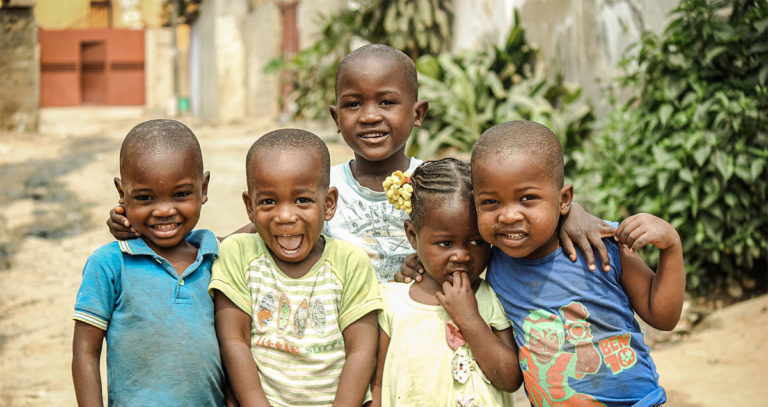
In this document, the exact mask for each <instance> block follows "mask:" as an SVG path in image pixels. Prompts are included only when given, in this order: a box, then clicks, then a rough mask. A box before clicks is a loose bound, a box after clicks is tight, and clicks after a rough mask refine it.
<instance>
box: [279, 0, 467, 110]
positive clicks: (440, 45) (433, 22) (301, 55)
mask: <svg viewBox="0 0 768 407" xmlns="http://www.w3.org/2000/svg"><path fill="white" fill-rule="evenodd" d="M356 4H357V7H356V8H353V9H344V10H341V11H340V12H338V13H335V14H332V15H330V16H328V17H327V19H326V22H325V24H324V25H323V29H322V37H321V38H320V39H319V40H318V41H317V42H315V43H314V44H312V45H311V46H309V47H307V48H305V49H303V50H301V51H300V52H298V53H297V54H296V55H294V56H293V57H291V58H289V59H284V58H277V59H274V60H272V61H270V63H269V64H268V65H267V67H266V68H265V71H266V72H268V73H275V72H279V71H282V72H283V73H284V74H285V77H286V78H289V84H290V85H291V88H292V89H293V90H292V92H291V93H290V95H289V96H288V100H284V101H282V103H283V104H284V105H286V106H288V107H289V110H291V111H292V112H293V113H294V114H295V115H296V116H298V117H303V118H308V119H314V118H318V117H321V116H324V115H325V114H326V112H327V111H328V105H329V104H331V103H333V102H334V100H335V95H334V83H335V80H336V67H337V66H338V64H339V61H341V59H342V58H344V56H345V55H346V54H348V53H349V52H350V51H351V46H352V42H353V40H354V39H357V40H359V41H364V42H369V43H380V44H387V45H390V46H392V47H394V48H397V49H399V50H401V51H403V52H405V53H406V54H408V55H409V56H410V57H411V58H413V59H416V58H418V57H419V56H420V55H422V54H430V53H431V54H436V53H438V52H441V51H443V50H445V49H447V47H449V46H450V44H451V41H452V40H451V24H452V23H453V2H452V1H450V0H417V1H412V0H362V1H359V2H357V3H356Z"/></svg>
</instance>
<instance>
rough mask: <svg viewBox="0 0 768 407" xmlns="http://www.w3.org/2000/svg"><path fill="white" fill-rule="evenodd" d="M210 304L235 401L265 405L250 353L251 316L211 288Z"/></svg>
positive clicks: (243, 403)
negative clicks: (212, 306) (212, 307)
mask: <svg viewBox="0 0 768 407" xmlns="http://www.w3.org/2000/svg"><path fill="white" fill-rule="evenodd" d="M213 304H214V320H215V323H216V336H217V338H218V339H219V348H220V351H221V360H222V362H224V368H225V369H226V371H227V377H228V378H229V383H230V385H231V386H232V390H233V391H234V393H235V397H236V398H237V401H238V402H239V403H240V405H241V406H266V407H268V406H269V401H268V400H267V396H266V394H264V389H262V388H261V380H260V379H259V369H258V367H257V366H256V362H255V361H254V360H253V355H251V317H250V316H249V315H248V314H246V313H245V312H243V311H242V310H241V309H240V308H238V307H237V306H236V305H235V304H234V303H232V301H231V300H230V299H229V298H227V296H226V295H224V294H222V293H221V292H220V291H218V290H214V294H213Z"/></svg>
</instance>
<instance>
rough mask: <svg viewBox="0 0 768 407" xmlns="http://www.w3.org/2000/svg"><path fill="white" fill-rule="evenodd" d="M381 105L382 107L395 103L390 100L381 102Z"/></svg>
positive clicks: (395, 102)
mask: <svg viewBox="0 0 768 407" xmlns="http://www.w3.org/2000/svg"><path fill="white" fill-rule="evenodd" d="M381 104H382V105H384V106H390V105H396V104H397V101H396V100H392V99H387V100H383V101H382V102H381Z"/></svg>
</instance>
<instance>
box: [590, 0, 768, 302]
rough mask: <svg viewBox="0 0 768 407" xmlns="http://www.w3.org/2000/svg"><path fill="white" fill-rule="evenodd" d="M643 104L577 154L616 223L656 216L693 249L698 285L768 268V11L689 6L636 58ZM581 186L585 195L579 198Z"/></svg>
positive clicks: (753, 4) (597, 205)
mask: <svg viewBox="0 0 768 407" xmlns="http://www.w3.org/2000/svg"><path fill="white" fill-rule="evenodd" d="M623 66H624V68H625V75H624V77H623V79H622V84H623V86H624V87H628V88H631V89H633V90H635V91H636V94H637V95H638V96H637V97H635V98H633V99H631V100H630V101H629V102H627V103H625V104H621V105H615V107H614V110H613V111H612V113H611V117H610V120H609V121H608V123H607V125H606V126H605V127H604V128H603V129H602V131H601V132H600V135H599V136H598V137H595V139H594V142H593V143H591V145H590V146H589V148H588V152H589V153H588V154H584V155H578V156H577V161H579V168H580V174H581V177H580V179H579V180H580V184H581V186H583V187H584V190H585V191H587V193H586V194H583V195H580V197H579V199H580V200H581V201H582V202H588V201H591V204H592V205H591V207H592V208H593V210H594V211H595V212H596V213H600V214H602V215H603V216H606V217H609V218H611V217H618V216H625V215H627V214H631V213H636V212H650V213H653V214H656V215H659V216H661V217H663V218H665V219H668V220H669V221H670V222H671V223H672V225H674V226H675V227H676V228H677V230H678V232H679V234H680V236H681V238H682V241H683V246H684V251H685V255H686V260H687V269H688V281H689V286H690V287H692V288H694V289H700V290H702V289H708V288H711V287H713V286H715V285H718V284H721V283H722V282H724V281H730V282H731V284H733V283H734V282H735V281H737V280H738V279H736V277H737V276H741V277H743V276H748V279H752V281H754V279H758V280H762V282H763V283H764V282H765V277H766V276H765V274H766V273H765V270H766V267H768V265H767V263H766V259H768V205H766V203H765V200H766V197H767V196H768V176H766V172H768V170H767V169H766V162H767V161H768V87H767V86H766V79H767V78H766V77H767V76H768V5H767V3H766V2H764V1H749V0H732V1H723V0H683V1H681V2H680V4H679V6H678V8H677V9H676V10H675V11H674V19H673V20H672V21H671V22H670V23H669V25H668V26H667V28H666V30H665V31H664V33H663V35H662V36H661V37H659V36H656V35H654V34H651V33H644V35H643V38H642V42H641V43H640V44H639V50H637V53H636V56H634V57H629V58H626V59H625V61H624V63H623ZM579 187H580V186H579V185H577V192H578V190H579Z"/></svg>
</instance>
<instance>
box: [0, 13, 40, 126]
mask: <svg viewBox="0 0 768 407" xmlns="http://www.w3.org/2000/svg"><path fill="white" fill-rule="evenodd" d="M39 58H40V57H39V51H38V48H37V24H36V23H35V16H34V13H33V11H32V8H31V7H0V130H18V131H34V130H36V129H37V107H38V104H39V100H40V60H39Z"/></svg>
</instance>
